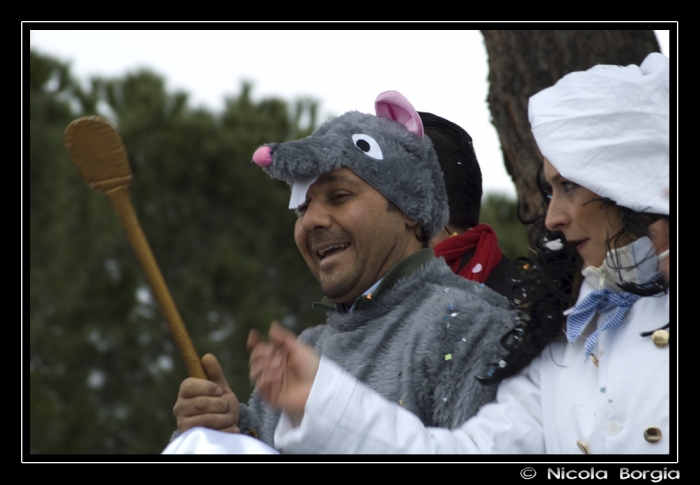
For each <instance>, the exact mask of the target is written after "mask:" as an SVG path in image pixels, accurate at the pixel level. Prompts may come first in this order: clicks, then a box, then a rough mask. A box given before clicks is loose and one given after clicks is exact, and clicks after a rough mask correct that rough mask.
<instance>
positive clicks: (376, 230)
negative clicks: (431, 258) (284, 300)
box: [294, 167, 422, 303]
mask: <svg viewBox="0 0 700 485" xmlns="http://www.w3.org/2000/svg"><path fill="white" fill-rule="evenodd" d="M297 212H298V214H299V218H298V219H297V222H296V225H295V228H294V240H295V241H296V244H297V247H298V248H299V251H300V252H301V254H302V256H303V257H304V259H305V260H306V264H307V265H308V266H309V269H310V270H311V272H312V273H313V274H314V276H315V277H316V278H317V279H318V280H319V282H320V283H321V289H322V290H323V293H324V294H325V295H326V296H327V297H328V298H330V299H331V300H333V301H334V302H336V303H352V302H353V301H354V300H355V298H357V297H358V296H360V295H361V294H362V292H363V291H365V290H366V289H367V288H369V287H370V286H372V285H373V284H374V283H375V282H376V281H377V280H379V279H380V278H381V277H383V276H384V275H385V274H386V272H387V271H388V270H389V269H390V268H391V267H392V266H394V265H395V264H396V263H397V262H399V261H400V260H401V259H403V258H404V257H406V256H408V255H409V254H411V253H413V252H415V251H417V250H419V249H421V247H422V245H421V243H420V242H419V241H418V240H417V239H416V237H415V227H416V223H415V222H413V221H411V220H410V219H408V218H407V217H406V215H405V214H404V213H403V212H401V211H400V210H396V209H393V207H391V206H390V202H389V201H388V200H387V199H386V197H384V196H383V195H382V194H381V193H380V192H378V191H377V190H376V189H375V188H374V187H372V186H371V185H369V184H368V183H367V182H365V181H364V180H363V179H362V178H360V177H359V176H357V175H356V174H355V173H354V172H353V171H352V170H350V169H348V168H346V167H342V168H340V169H338V170H334V171H332V172H327V173H325V174H323V175H321V176H319V178H318V180H317V181H316V182H315V183H314V184H313V185H311V187H309V190H308V192H307V193H306V202H305V203H304V204H302V205H301V206H299V208H298V209H297Z"/></svg>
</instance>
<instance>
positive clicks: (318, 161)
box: [253, 91, 449, 240]
mask: <svg viewBox="0 0 700 485" xmlns="http://www.w3.org/2000/svg"><path fill="white" fill-rule="evenodd" d="M375 111H376V113H377V114H376V116H375V115H371V114H365V113H360V112H358V111H349V112H347V113H345V114H343V115H341V116H338V117H337V118H334V119H332V120H330V121H327V122H325V123H323V124H322V125H321V126H319V127H318V128H317V129H316V131H314V132H313V133H312V134H311V136H309V137H307V138H304V139H302V140H298V141H291V142H287V143H268V144H266V145H263V146H262V147H260V148H258V149H257V150H256V151H255V154H254V155H253V162H255V163H256V164H258V165H260V166H261V167H262V168H263V170H265V171H266V172H267V173H268V174H270V176H271V177H273V178H276V179H279V180H284V181H285V182H287V183H289V184H290V185H291V187H292V196H291V200H290V204H289V207H290V208H291V209H296V208H297V207H298V206H299V205H301V204H303V203H304V201H305V197H306V191H307V190H308V188H309V186H311V184H313V182H315V181H316V179H317V178H318V176H319V175H321V174H323V173H326V172H331V171H333V170H337V169H339V168H341V167H348V168H349V169H350V170H352V171H353V172H354V173H355V174H357V175H358V176H359V177H361V178H362V179H363V180H365V181H366V182H367V183H368V184H370V185H371V186H372V187H374V188H375V189H377V190H378V191H379V192H380V193H381V194H382V195H384V197H386V198H387V199H389V200H390V201H391V202H393V203H394V204H396V206H397V207H398V208H399V209H401V210H402V211H403V213H404V214H406V215H407V216H408V217H409V218H410V219H412V220H414V221H416V222H418V223H419V224H420V225H421V226H422V227H423V230H424V231H425V232H426V236H427V239H428V240H429V239H432V238H433V236H435V234H437V233H438V232H439V231H440V230H441V229H442V228H443V227H444V226H445V224H447V221H448V218H449V209H448V206H447V194H446V192H445V182H444V180H443V174H442V171H441V170H440V165H439V164H438V159H437V155H436V154H435V150H434V149H433V145H432V143H431V142H430V139H429V138H428V137H427V136H425V135H424V133H423V124H422V122H421V119H420V116H419V115H418V113H417V111H416V110H415V109H414V108H413V106H412V105H411V103H410V102H409V101H408V100H407V99H406V98H405V97H404V96H403V95H401V94H400V93H398V92H396V91H385V92H383V93H381V94H380V95H379V96H378V97H377V99H376V101H375Z"/></svg>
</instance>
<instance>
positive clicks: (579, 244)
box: [568, 239, 588, 251]
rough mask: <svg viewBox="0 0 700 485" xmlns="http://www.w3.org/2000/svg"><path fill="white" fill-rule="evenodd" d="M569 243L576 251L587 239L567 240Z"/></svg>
mask: <svg viewBox="0 0 700 485" xmlns="http://www.w3.org/2000/svg"><path fill="white" fill-rule="evenodd" d="M568 242H569V244H571V245H572V246H573V247H575V248H576V251H580V250H581V248H582V247H583V246H585V244H586V243H587V242H588V239H577V240H573V241H568Z"/></svg>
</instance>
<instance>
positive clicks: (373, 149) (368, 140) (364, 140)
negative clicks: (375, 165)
mask: <svg viewBox="0 0 700 485" xmlns="http://www.w3.org/2000/svg"><path fill="white" fill-rule="evenodd" d="M352 142H353V143H354V144H355V146H356V147H357V148H358V149H359V150H361V151H362V152H363V153H364V154H365V155H367V156H369V157H372V158H374V159H375V160H384V155H383V154H382V149H381V148H379V143H377V140H375V139H374V138H372V137H371V136H369V135H365V134H364V133H357V134H354V135H352Z"/></svg>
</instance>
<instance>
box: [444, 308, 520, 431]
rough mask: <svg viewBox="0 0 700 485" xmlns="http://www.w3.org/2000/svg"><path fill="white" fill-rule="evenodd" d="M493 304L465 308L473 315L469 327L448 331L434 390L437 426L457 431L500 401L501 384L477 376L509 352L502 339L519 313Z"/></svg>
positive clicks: (453, 328)
mask: <svg viewBox="0 0 700 485" xmlns="http://www.w3.org/2000/svg"><path fill="white" fill-rule="evenodd" d="M485 300H487V299H485ZM491 303H492V302H487V301H482V302H479V301H472V304H471V305H470V307H471V308H469V309H467V308H465V309H464V310H466V313H468V315H469V322H468V323H467V325H466V326H464V325H458V324H457V325H452V326H451V327H450V328H449V329H446V333H447V338H444V339H442V351H441V359H439V362H438V369H437V376H438V378H437V384H436V387H435V390H434V408H433V421H434V423H435V425H437V426H440V427H445V428H452V429H454V428H457V427H459V426H460V425H461V424H462V423H464V422H465V421H466V420H467V419H469V418H470V417H472V416H474V415H475V414H476V413H477V411H478V410H479V408H481V407H482V406H483V405H485V404H488V403H490V402H492V401H494V400H495V399H496V390H497V388H498V385H497V384H489V385H485V384H483V383H481V382H480V381H479V380H478V379H477V376H482V375H484V374H485V373H486V371H487V369H488V366H489V365H492V364H493V363H495V362H499V360H501V359H502V357H503V355H504V354H505V353H506V351H505V349H504V348H503V347H502V346H501V345H500V338H501V337H502V336H503V335H504V334H505V333H506V332H507V331H508V330H509V329H511V328H513V326H514V322H515V313H514V312H513V311H511V310H510V309H507V308H498V307H496V306H493V305H492V304H491ZM484 304H486V305H484ZM458 317H459V316H458ZM458 317H457V318H458ZM455 323H456V322H455Z"/></svg>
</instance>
